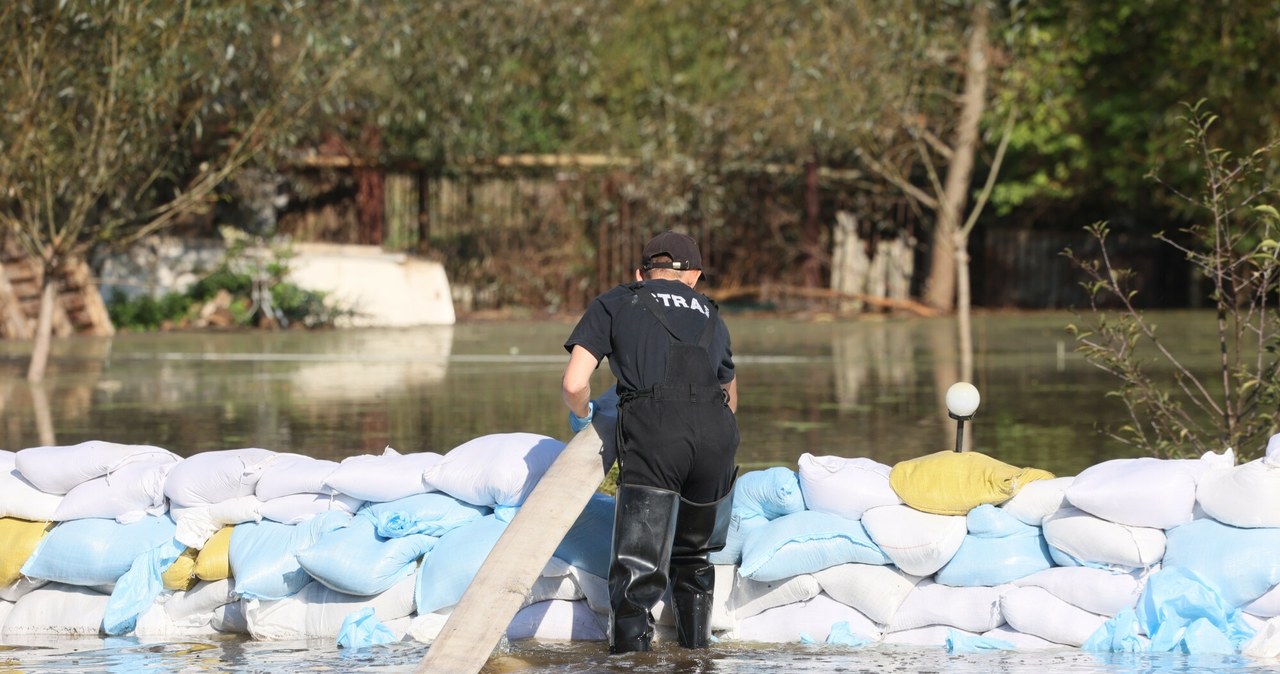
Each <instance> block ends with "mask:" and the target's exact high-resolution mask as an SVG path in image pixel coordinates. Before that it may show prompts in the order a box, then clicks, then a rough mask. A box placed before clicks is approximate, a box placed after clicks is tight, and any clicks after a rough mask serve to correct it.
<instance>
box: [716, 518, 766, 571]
mask: <svg viewBox="0 0 1280 674" xmlns="http://www.w3.org/2000/svg"><path fill="white" fill-rule="evenodd" d="M768 523H769V520H768V519H766V518H765V517H764V516H763V515H749V514H747V513H744V512H732V513H731V514H730V515H729V531H728V532H727V534H726V535H725V543H724V547H723V548H721V549H720V550H717V551H716V552H713V553H711V554H710V555H708V556H707V559H708V560H709V561H710V562H711V563H712V564H740V563H741V562H742V547H743V546H744V545H746V544H747V539H748V538H750V537H751V534H752V533H753V532H755V530H756V529H759V528H760V527H763V526H764V525H766V524H768Z"/></svg>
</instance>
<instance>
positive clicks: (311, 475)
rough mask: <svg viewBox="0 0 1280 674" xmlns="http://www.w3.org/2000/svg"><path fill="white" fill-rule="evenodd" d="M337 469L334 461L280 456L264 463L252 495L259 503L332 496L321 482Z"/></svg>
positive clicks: (295, 455)
mask: <svg viewBox="0 0 1280 674" xmlns="http://www.w3.org/2000/svg"><path fill="white" fill-rule="evenodd" d="M337 468H338V462H337V461H330V460H328V459H317V458H315V457H311V456H306V455H303V454H288V453H280V454H276V455H275V456H274V457H272V458H271V459H269V460H268V462H267V464H266V466H265V467H264V468H263V469H262V475H261V476H260V477H259V478H258V484H256V485H254V487H253V493H254V495H256V496H257V497H258V498H260V499H262V500H263V501H270V500H271V499H273V498H280V497H281V496H291V495H293V494H332V493H334V489H333V488H332V487H329V486H326V485H325V480H326V479H327V478H328V477H329V475H330V474H332V473H333V471H334V470H336V469H337Z"/></svg>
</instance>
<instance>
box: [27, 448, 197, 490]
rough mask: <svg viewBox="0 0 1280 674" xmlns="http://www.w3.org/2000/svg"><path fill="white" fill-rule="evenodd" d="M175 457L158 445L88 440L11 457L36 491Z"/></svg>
mask: <svg viewBox="0 0 1280 674" xmlns="http://www.w3.org/2000/svg"><path fill="white" fill-rule="evenodd" d="M178 460H179V457H178V455H177V454H174V453H173V452H170V451H169V450H167V449H161V448H160V447H152V446H150V445H123V444H120V443H118V442H105V441H103V440H88V441H85V442H82V443H80V444H78V445H54V446H48V447H28V448H27V449H23V450H21V451H19V452H18V453H17V454H16V455H15V456H14V466H15V467H16V468H17V469H18V472H19V473H21V474H22V477H24V478H26V480H27V481H28V482H30V483H31V484H33V485H35V486H36V488H37V489H39V490H40V491H43V492H46V493H49V494H65V493H67V492H69V491H71V489H72V488H73V487H75V486H76V485H79V484H81V483H83V482H87V481H89V480H92V479H93V478H95V477H102V476H103V475H106V474H108V473H112V472H115V471H116V470H118V469H119V468H121V467H122V466H124V465H126V464H128V463H174V462H176V461H178Z"/></svg>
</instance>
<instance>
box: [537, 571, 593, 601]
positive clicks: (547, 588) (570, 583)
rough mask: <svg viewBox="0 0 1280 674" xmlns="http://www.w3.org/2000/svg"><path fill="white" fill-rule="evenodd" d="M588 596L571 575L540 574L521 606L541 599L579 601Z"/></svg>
mask: <svg viewBox="0 0 1280 674" xmlns="http://www.w3.org/2000/svg"><path fill="white" fill-rule="evenodd" d="M586 598H587V596H586V595H585V594H583V593H582V588H579V587H578V582H577V581H575V580H574V579H573V576H571V575H564V576H538V579H537V580H535V581H533V585H531V586H530V587H529V594H528V595H526V596H525V598H524V604H522V605H521V607H522V608H523V607H524V606H529V605H531V604H536V603H538V602H541V601H555V600H561V601H578V600H580V599H582V600H585V599H586Z"/></svg>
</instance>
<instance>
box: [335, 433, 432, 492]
mask: <svg viewBox="0 0 1280 674" xmlns="http://www.w3.org/2000/svg"><path fill="white" fill-rule="evenodd" d="M443 458H444V457H442V456H440V455H439V454H437V453H435V452H416V453H412V454H401V453H400V452H397V451H396V450H395V449H393V448H391V447H387V448H386V449H384V450H382V454H363V455H360V456H349V457H347V458H345V459H343V460H342V462H341V463H339V464H338V467H337V468H335V469H333V472H331V473H329V475H328V477H326V478H325V479H324V484H325V486H326V487H329V488H331V489H334V490H335V491H338V492H340V493H343V494H346V495H348V496H352V497H354V498H358V499H360V500H362V501H368V502H370V503H382V502H385V501H394V500H396V499H402V498H405V497H406V496H413V495H414V494H423V493H426V492H428V491H431V490H432V489H433V488H432V487H429V486H428V485H427V484H426V482H424V481H423V479H422V478H423V474H424V473H425V472H426V471H427V469H429V468H430V467H431V466H434V465H435V464H437V463H439V462H440V460H441V459H443Z"/></svg>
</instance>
